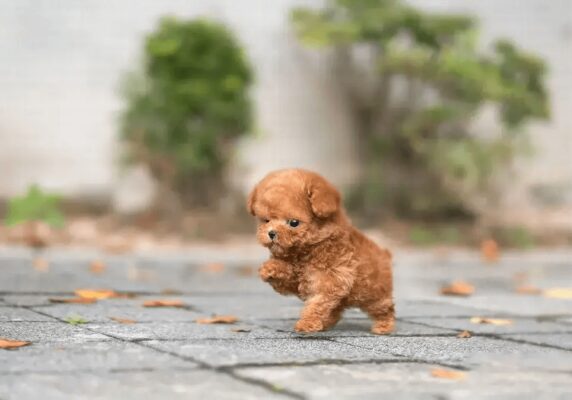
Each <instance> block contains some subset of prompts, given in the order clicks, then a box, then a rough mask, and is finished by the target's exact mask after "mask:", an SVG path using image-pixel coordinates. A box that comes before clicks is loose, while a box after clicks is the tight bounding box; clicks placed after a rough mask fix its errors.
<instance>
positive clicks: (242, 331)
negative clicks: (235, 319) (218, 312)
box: [230, 328, 250, 333]
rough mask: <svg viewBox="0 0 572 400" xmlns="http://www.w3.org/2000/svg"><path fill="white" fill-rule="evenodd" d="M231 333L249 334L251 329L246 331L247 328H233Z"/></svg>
mask: <svg viewBox="0 0 572 400" xmlns="http://www.w3.org/2000/svg"><path fill="white" fill-rule="evenodd" d="M230 331H231V332H236V333H247V332H250V329H246V328H232V329H231V330H230Z"/></svg>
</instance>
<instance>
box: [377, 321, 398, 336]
mask: <svg viewBox="0 0 572 400" xmlns="http://www.w3.org/2000/svg"><path fill="white" fill-rule="evenodd" d="M394 328H395V323H394V321H393V319H388V320H383V321H375V322H374V323H373V326H372V327H371V333H374V334H376V335H389V334H390V333H391V332H393V329H394Z"/></svg>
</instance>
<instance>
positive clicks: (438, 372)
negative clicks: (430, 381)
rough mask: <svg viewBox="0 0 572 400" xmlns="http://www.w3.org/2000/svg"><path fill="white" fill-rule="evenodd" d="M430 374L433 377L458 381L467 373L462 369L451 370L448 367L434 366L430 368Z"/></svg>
mask: <svg viewBox="0 0 572 400" xmlns="http://www.w3.org/2000/svg"><path fill="white" fill-rule="evenodd" d="M431 375H432V376H434V377H435V378H441V379H451V380H454V381H460V380H462V379H465V377H466V375H467V374H466V373H465V372H462V371H452V370H450V369H440V368H434V369H432V370H431Z"/></svg>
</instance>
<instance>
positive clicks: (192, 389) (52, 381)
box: [0, 369, 289, 400]
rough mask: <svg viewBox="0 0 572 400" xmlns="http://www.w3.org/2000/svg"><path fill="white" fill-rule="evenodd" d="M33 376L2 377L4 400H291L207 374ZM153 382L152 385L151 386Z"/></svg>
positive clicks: (0, 391) (0, 394) (160, 372)
mask: <svg viewBox="0 0 572 400" xmlns="http://www.w3.org/2000/svg"><path fill="white" fill-rule="evenodd" d="M62 378H63V377H62V375H60V374H53V375H52V374H34V373H32V374H29V375H27V376H26V378H25V379H26V384H21V383H18V382H16V380H15V379H14V377H10V376H4V377H0V398H1V399H12V398H14V399H34V398H38V394H39V393H41V398H42V399H43V400H59V399H74V400H75V399H77V400H83V399H85V400H106V399H138V400H158V399H181V400H183V399H185V400H187V399H212V398H215V397H216V398H218V399H225V400H258V399H269V400H273V399H288V398H289V397H288V396H285V395H282V394H281V393H280V391H279V390H275V391H274V392H272V391H271V390H268V389H266V388H263V387H258V386H256V385H252V384H249V383H246V382H241V381H239V380H237V379H233V378H232V377H228V376H226V375H223V374H219V373H215V372H212V371H205V370H197V369H195V370H190V371H177V370H175V371H173V370H161V369H152V370H149V371H144V370H143V371H118V372H115V373H103V374H97V375H96V374H91V373H73V372H72V373H68V374H66V377H65V379H62ZM150 382H152V384H150Z"/></svg>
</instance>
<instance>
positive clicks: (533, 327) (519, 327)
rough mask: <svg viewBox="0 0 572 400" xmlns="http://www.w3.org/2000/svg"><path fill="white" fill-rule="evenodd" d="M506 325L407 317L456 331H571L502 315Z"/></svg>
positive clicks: (468, 318) (565, 327)
mask: <svg viewBox="0 0 572 400" xmlns="http://www.w3.org/2000/svg"><path fill="white" fill-rule="evenodd" d="M474 316H475V317H485V318H487V317H488V318H495V317H496V315H495V314H493V315H492V316H491V315H490V314H475V315H474ZM504 318H506V322H510V324H508V325H494V324H480V323H479V324H475V323H472V322H471V318H470V317H462V318H411V319H407V320H408V321H411V322H413V323H418V324H423V325H426V326H428V327H441V328H448V329H453V330H456V331H464V330H468V331H470V332H473V333H495V334H501V335H506V334H512V333H566V332H572V327H571V326H566V325H565V324H558V323H554V322H538V321H537V320H536V319H534V318H518V317H517V318H514V317H511V316H504Z"/></svg>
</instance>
